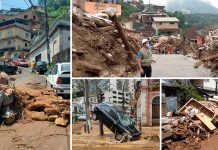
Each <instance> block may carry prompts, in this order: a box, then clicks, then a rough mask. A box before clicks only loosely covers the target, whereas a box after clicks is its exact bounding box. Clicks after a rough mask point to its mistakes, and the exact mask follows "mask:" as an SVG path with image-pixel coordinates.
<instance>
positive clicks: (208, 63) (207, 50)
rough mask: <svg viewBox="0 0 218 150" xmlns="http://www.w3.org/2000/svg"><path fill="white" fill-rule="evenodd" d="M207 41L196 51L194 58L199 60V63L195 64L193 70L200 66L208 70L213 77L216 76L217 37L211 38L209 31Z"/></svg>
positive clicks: (217, 67) (217, 60)
mask: <svg viewBox="0 0 218 150" xmlns="http://www.w3.org/2000/svg"><path fill="white" fill-rule="evenodd" d="M207 40H208V41H207V42H206V43H205V44H204V45H202V46H200V47H199V48H198V49H197V51H196V58H197V59H199V62H197V63H196V64H195V68H198V67H199V66H201V65H203V66H204V67H207V68H210V69H211V72H212V76H214V77H215V76H217V75H218V54H217V49H218V37H217V36H213V34H212V32H211V31H210V32H209V35H208V36H207Z"/></svg>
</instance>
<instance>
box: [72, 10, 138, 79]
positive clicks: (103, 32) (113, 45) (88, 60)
mask: <svg viewBox="0 0 218 150" xmlns="http://www.w3.org/2000/svg"><path fill="white" fill-rule="evenodd" d="M72 18H73V19H72V21H73V25H72V26H73V51H72V53H73V76H74V77H81V76H133V75H135V74H136V73H137V61H136V60H137V59H136V53H137V51H138V49H139V48H140V47H139V46H140V43H138V42H139V40H140V38H136V37H140V35H139V33H137V32H133V31H128V30H125V29H123V28H118V29H117V27H118V25H117V24H116V23H115V25H114V24H113V23H112V22H111V21H110V20H108V19H106V20H107V22H106V21H105V19H103V18H101V17H95V16H92V17H87V15H86V14H76V13H73V14H72ZM97 20H98V21H97ZM112 20H113V19H112ZM96 21H97V22H105V25H104V23H101V26H99V25H98V24H99V23H98V24H96ZM113 21H114V20H113ZM115 22H116V19H115ZM122 32H123V33H124V34H121V33H122Z"/></svg>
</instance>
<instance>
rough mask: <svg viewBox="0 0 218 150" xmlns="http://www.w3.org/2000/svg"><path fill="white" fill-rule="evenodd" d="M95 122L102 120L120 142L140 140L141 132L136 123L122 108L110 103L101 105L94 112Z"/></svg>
mask: <svg viewBox="0 0 218 150" xmlns="http://www.w3.org/2000/svg"><path fill="white" fill-rule="evenodd" d="M92 119H93V120H95V121H96V120H100V121H101V122H102V123H103V124H104V125H105V126H106V127H107V128H108V129H110V130H111V131H112V132H113V133H114V134H115V139H116V140H118V141H120V140H121V139H123V137H124V136H125V137H126V138H124V139H125V140H127V138H129V139H130V140H135V139H138V138H139V137H140V136H141V132H140V131H139V130H138V129H137V128H136V127H135V125H134V122H133V121H132V120H131V119H130V117H129V115H127V114H126V113H125V112H124V111H123V110H122V109H121V108H119V107H117V106H115V105H113V104H110V103H105V102H103V103H99V104H97V105H96V106H95V108H94V111H93V116H92Z"/></svg>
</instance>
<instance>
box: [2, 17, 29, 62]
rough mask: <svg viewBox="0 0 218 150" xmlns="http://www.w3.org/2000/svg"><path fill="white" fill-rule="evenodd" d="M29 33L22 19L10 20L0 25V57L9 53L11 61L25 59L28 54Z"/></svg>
mask: <svg viewBox="0 0 218 150" xmlns="http://www.w3.org/2000/svg"><path fill="white" fill-rule="evenodd" d="M30 41H31V33H30V28H29V26H27V25H26V22H25V21H24V20H22V19H11V20H6V21H3V22H1V23H0V55H1V56H3V55H4V53H5V52H9V53H11V56H12V59H13V60H15V59H17V58H18V57H25V55H26V54H27V53H28V52H29V46H30Z"/></svg>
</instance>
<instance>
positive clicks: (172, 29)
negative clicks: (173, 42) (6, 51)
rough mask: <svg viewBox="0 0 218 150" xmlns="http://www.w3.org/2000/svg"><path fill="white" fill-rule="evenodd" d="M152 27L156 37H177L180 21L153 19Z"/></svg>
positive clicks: (171, 18)
mask: <svg viewBox="0 0 218 150" xmlns="http://www.w3.org/2000/svg"><path fill="white" fill-rule="evenodd" d="M152 27H153V29H154V30H155V33H156V35H160V34H166V35H177V34H178V33H179V20H178V19H177V18H176V17H153V23H152Z"/></svg>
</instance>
